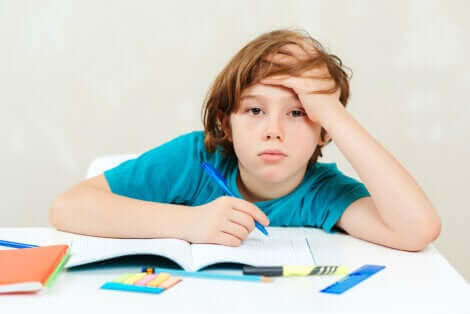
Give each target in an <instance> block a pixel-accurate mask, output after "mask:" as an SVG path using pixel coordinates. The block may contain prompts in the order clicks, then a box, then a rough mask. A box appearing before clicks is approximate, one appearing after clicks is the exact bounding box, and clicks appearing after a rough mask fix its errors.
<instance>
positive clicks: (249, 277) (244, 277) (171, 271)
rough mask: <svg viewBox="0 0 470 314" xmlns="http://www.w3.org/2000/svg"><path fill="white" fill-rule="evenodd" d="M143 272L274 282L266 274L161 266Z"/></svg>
mask: <svg viewBox="0 0 470 314" xmlns="http://www.w3.org/2000/svg"><path fill="white" fill-rule="evenodd" d="M142 272H144V273H147V274H153V273H155V272H156V273H158V272H164V273H168V274H171V275H175V276H181V277H193V278H200V279H215V280H235V281H249V282H272V279H271V278H268V277H265V276H255V275H241V276H240V275H229V274H220V273H209V272H198V271H185V270H177V269H171V268H160V267H144V268H142Z"/></svg>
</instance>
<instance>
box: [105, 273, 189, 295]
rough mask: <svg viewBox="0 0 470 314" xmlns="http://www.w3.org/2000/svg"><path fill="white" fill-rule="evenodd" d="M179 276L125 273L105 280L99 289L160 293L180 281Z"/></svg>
mask: <svg viewBox="0 0 470 314" xmlns="http://www.w3.org/2000/svg"><path fill="white" fill-rule="evenodd" d="M181 280H182V279H181V278H179V277H171V276H170V274H168V273H158V274H156V273H152V274H149V273H146V272H141V273H137V274H125V275H122V276H121V277H119V278H117V279H115V280H113V281H110V282H106V283H105V284H104V285H102V286H101V289H108V290H121V291H131V292H145V293H161V292H163V291H165V290H167V289H169V288H170V287H173V286H174V285H176V284H178V283H179V282H181Z"/></svg>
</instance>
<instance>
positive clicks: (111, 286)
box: [101, 282, 165, 293]
mask: <svg viewBox="0 0 470 314" xmlns="http://www.w3.org/2000/svg"><path fill="white" fill-rule="evenodd" d="M101 289H108V290H120V291H131V292H146V293H161V292H163V291H164V290H165V289H162V288H158V287H147V286H136V285H128V284H123V283H119V282H107V283H105V284H104V285H102V286H101Z"/></svg>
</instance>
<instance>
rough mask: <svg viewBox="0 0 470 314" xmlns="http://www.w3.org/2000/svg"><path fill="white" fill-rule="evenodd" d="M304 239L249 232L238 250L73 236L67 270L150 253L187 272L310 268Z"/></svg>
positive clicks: (177, 242) (176, 241)
mask: <svg viewBox="0 0 470 314" xmlns="http://www.w3.org/2000/svg"><path fill="white" fill-rule="evenodd" d="M307 241H308V240H307V239H306V238H305V237H289V238H283V237H273V236H271V235H270V236H268V237H266V236H264V235H262V234H261V233H259V232H252V233H251V234H250V236H249V237H248V238H247V239H246V240H245V241H244V242H243V244H242V245H241V246H239V247H228V246H223V245H215V244H190V243H188V242H186V241H184V240H179V239H110V238H97V237H90V236H76V237H74V239H73V241H72V243H71V257H70V259H69V261H68V263H67V265H66V267H67V268H70V267H74V266H79V265H84V264H88V263H93V262H98V261H103V260H107V259H111V258H115V257H120V256H127V255H137V254H150V255H158V256H163V257H166V258H168V259H170V260H171V261H173V262H175V263H177V264H178V265H179V266H181V268H183V269H184V270H188V271H197V270H200V269H202V268H204V267H206V266H211V265H214V264H218V263H228V262H229V263H240V264H244V265H251V266H269V265H311V264H313V263H314V261H313V258H312V255H311V252H310V249H309V248H310V247H309V244H308V242H307Z"/></svg>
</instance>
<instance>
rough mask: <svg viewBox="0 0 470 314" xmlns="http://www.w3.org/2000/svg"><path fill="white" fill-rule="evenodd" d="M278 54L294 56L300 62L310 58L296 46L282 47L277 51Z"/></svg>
mask: <svg viewBox="0 0 470 314" xmlns="http://www.w3.org/2000/svg"><path fill="white" fill-rule="evenodd" d="M279 52H282V53H285V54H288V55H291V56H294V57H296V58H298V59H300V60H306V59H308V58H309V57H310V56H309V54H308V53H307V52H306V51H305V50H304V49H303V48H301V47H300V46H299V45H296V44H287V45H284V46H282V47H281V48H280V49H279Z"/></svg>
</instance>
